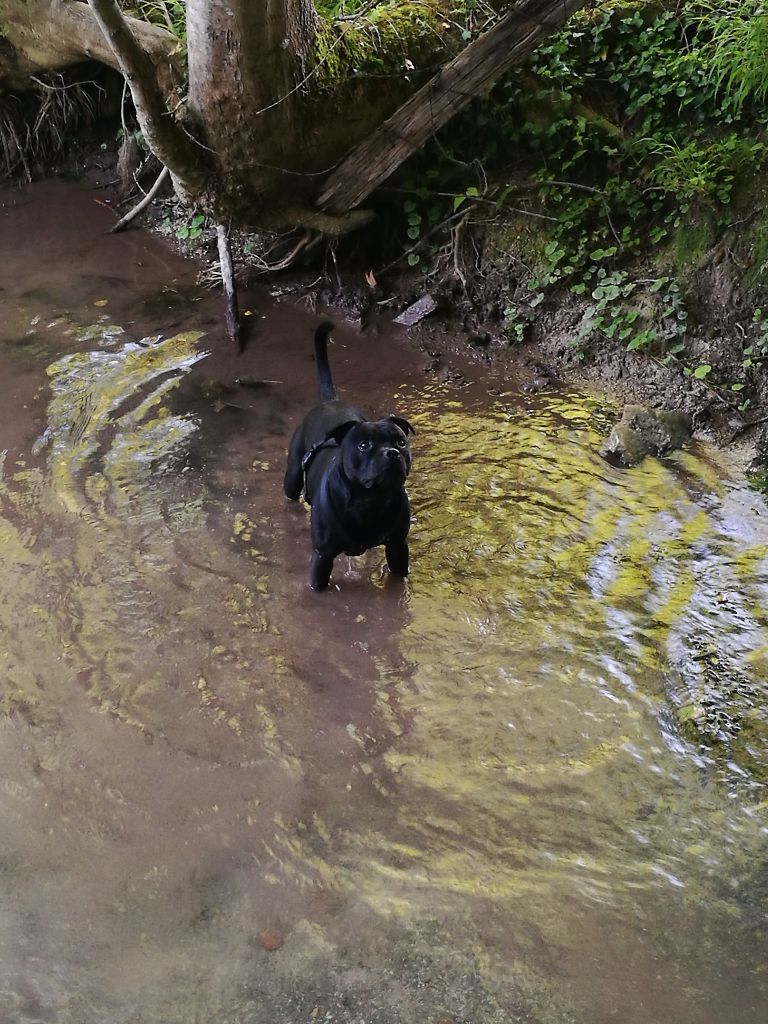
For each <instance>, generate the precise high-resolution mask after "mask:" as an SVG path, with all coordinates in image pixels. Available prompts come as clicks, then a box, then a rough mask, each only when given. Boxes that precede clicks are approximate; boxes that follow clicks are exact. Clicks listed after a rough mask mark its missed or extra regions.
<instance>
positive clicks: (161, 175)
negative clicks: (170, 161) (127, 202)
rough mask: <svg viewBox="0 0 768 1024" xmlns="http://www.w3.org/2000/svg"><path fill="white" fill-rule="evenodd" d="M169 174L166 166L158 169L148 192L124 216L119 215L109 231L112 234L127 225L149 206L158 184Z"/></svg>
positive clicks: (158, 186) (158, 189) (157, 190)
mask: <svg viewBox="0 0 768 1024" xmlns="http://www.w3.org/2000/svg"><path fill="white" fill-rule="evenodd" d="M169 175H170V171H169V170H168V168H167V167H164V168H163V169H162V171H160V173H159V174H158V176H157V180H156V181H155V183H154V185H153V186H152V188H151V189H150V190H149V192H147V194H146V195H145V196H144V198H143V199H142V200H141V202H139V203H137V204H136V205H135V206H134V208H133V209H132V210H129V212H128V213H126V215H125V216H124V217H121V218H120V220H119V221H118V222H117V224H115V225H113V227H111V228H110V229H109V230H110V233H112V234H114V233H115V232H117V231H122V230H123V229H124V228H126V227H128V225H129V224H130V223H131V221H132V220H133V219H134V218H135V217H138V215H139V214H140V213H141V212H142V210H145V209H146V208H147V207H148V206H149V204H150V203H151V202H152V200H153V199H154V198H155V196H156V195H157V193H158V192H159V191H160V186H161V185H162V184H163V182H164V181H165V180H166V179H167V178H168V176H169Z"/></svg>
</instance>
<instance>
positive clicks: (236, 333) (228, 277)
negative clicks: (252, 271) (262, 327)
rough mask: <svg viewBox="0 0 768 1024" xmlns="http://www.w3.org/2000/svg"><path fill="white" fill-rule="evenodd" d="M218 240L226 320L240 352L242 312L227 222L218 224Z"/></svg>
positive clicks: (241, 347) (228, 330) (230, 335)
mask: <svg viewBox="0 0 768 1024" xmlns="http://www.w3.org/2000/svg"><path fill="white" fill-rule="evenodd" d="M216 241H217V242H218V244H219V264H220V266H221V283H222V284H223V285H224V295H225V297H226V302H227V304H226V306H225V308H224V322H225V323H226V326H227V335H228V336H229V338H230V340H231V341H233V342H234V344H235V345H236V346H237V350H238V352H242V351H243V339H242V334H241V331H240V312H239V310H238V308H237V286H236V285H235V270H234V266H233V264H232V247H231V245H230V244H229V228H228V227H227V226H226V225H225V224H217V225H216Z"/></svg>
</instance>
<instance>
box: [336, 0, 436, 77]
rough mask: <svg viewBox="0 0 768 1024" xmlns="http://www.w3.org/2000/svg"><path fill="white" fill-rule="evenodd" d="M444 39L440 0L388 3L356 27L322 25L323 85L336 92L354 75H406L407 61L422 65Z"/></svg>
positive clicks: (349, 24)
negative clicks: (394, 72)
mask: <svg viewBox="0 0 768 1024" xmlns="http://www.w3.org/2000/svg"><path fill="white" fill-rule="evenodd" d="M444 35H445V28H444V11H442V10H441V5H440V4H439V3H438V0H407V2H406V3H401V2H399V0H388V2H387V3H382V4H379V5H378V6H377V7H374V8H373V10H371V11H369V12H368V13H367V15H365V17H361V18H360V19H359V20H356V21H351V22H341V23H339V22H332V21H323V23H322V24H321V27H320V30H319V32H318V34H317V44H316V46H317V60H318V65H320V67H319V71H318V80H319V82H320V84H321V85H323V86H325V87H326V88H331V89H336V88H338V87H339V86H343V85H344V84H345V83H346V81H347V79H348V77H349V75H350V73H355V72H357V73H360V72H367V73H369V74H371V73H376V72H378V73H386V72H391V71H403V70H404V69H405V66H406V64H405V62H406V61H410V62H411V63H413V64H417V63H418V60H419V57H420V56H421V54H422V52H423V53H424V54H426V53H427V52H432V51H434V47H435V39H436V38H439V37H441V36H444Z"/></svg>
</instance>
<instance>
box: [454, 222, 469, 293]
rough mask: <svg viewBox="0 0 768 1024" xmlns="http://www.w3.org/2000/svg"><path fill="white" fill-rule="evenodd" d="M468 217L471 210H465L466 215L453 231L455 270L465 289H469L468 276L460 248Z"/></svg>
mask: <svg viewBox="0 0 768 1024" xmlns="http://www.w3.org/2000/svg"><path fill="white" fill-rule="evenodd" d="M468 217H469V210H465V211H464V216H463V217H462V218H461V220H460V221H459V222H458V223H457V224H455V225H454V227H453V229H452V232H451V233H452V235H453V272H454V274H455V275H456V277H458V279H459V280H460V281H461V287H462V288H463V289H464V291H466V290H467V277H466V274H465V273H464V271H463V270H462V268H461V253H460V251H459V250H460V247H461V233H462V231H463V229H464V227H465V226H466V223H467V219H468Z"/></svg>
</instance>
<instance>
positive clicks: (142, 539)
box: [0, 182, 768, 1024]
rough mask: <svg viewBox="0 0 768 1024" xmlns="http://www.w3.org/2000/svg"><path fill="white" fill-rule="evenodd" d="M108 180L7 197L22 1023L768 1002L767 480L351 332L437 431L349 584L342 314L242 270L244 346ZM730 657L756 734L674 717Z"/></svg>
mask: <svg viewBox="0 0 768 1024" xmlns="http://www.w3.org/2000/svg"><path fill="white" fill-rule="evenodd" d="M99 199H100V195H99V193H98V192H95V191H94V190H92V189H89V188H87V187H83V186H74V185H64V184H62V183H53V182H49V183H44V184H41V185H35V186H33V187H31V188H27V189H23V190H21V191H11V190H6V191H4V192H2V193H1V194H0V204H1V205H0V271H1V272H2V273H1V275H0V281H2V290H1V291H0V307H1V308H2V317H0V380H1V381H2V387H3V401H2V403H0V453H3V454H2V461H1V469H0V779H1V780H2V782H1V784H0V1020H2V1021H3V1022H5V1021H6V1020H7V1021H8V1022H9V1024H49V1022H50V1024H53V1022H56V1024H96V1022H101V1021H104V1020H109V1021H110V1022H111V1024H123V1022H125V1024H176V1022H178V1024H181V1022H184V1024H189V1022H198V1021H199V1022H200V1024H203V1022H205V1024H275V1022H285V1024H299V1022H303V1021H307V1022H312V1021H326V1022H333V1024H359V1022H360V1021H365V1022H366V1024H416V1022H419V1024H421V1022H424V1024H438V1022H443V1024H447V1022H448V1021H452V1022H454V1024H513V1022H520V1024H565V1022H574V1024H576V1022H578V1024H582V1022H583V1024H609V1022H611V1021H615V1020H621V1021H622V1022H624V1024H656V1022H658V1021H659V1020H670V1021H672V1020H674V1021H675V1022H676V1024H721V1022H722V1021H726V1020H734V1021H735V1020H738V1021H739V1022H740V1024H758V1022H762V1020H763V1018H764V1010H765V1005H766V997H768V987H767V986H768V980H767V979H766V977H765V971H764V968H765V964H764V939H765V895H766V894H765V885H764V877H765V868H766V853H765V851H766V847H765V836H766V834H767V831H768V817H767V816H766V814H767V812H766V798H765V784H764V781H762V780H763V779H764V777H765V772H766V769H768V744H767V743H766V736H767V735H768V733H766V731H765V730H766V715H765V707H766V701H765V700H764V696H765V689H766V678H767V677H768V615H767V613H766V609H768V527H767V526H766V525H765V523H766V515H768V513H767V512H766V508H765V506H764V504H763V503H762V499H760V498H759V497H757V496H755V495H754V494H752V492H750V491H749V490H748V489H747V488H746V487H745V485H744V481H743V478H742V477H741V475H740V474H739V472H738V471H737V470H734V469H733V467H732V466H731V465H729V464H728V463H727V461H726V460H724V459H722V458H721V456H720V455H719V453H718V452H717V451H716V450H715V449H712V448H709V447H708V446H706V445H704V444H701V443H693V444H691V445H690V446H687V447H686V449H685V450H684V451H682V452H679V453H677V454H676V455H675V456H673V457H671V458H670V459H668V460H664V461H661V460H657V459H648V460H646V463H644V464H643V466H641V467H639V468H638V469H637V470H636V471H633V472H631V473H627V472H622V471H620V470H617V469H614V468H612V467H609V466H606V465H605V464H604V463H603V462H602V461H601V460H600V459H599V457H598V456H597V454H596V452H597V448H598V445H599V441H600V440H601V439H602V437H604V435H605V433H606V432H607V417H606V415H605V413H604V411H603V409H602V408H601V407H600V405H599V404H597V403H595V402H594V400H593V399H592V398H591V397H590V396H589V395H588V394H585V393H581V392H578V391H574V390H569V389H558V388H556V387H554V386H553V385H552V384H551V383H550V384H548V387H547V389H546V390H545V391H543V392H539V393H534V391H533V390H531V389H530V388H529V387H528V385H529V378H530V368H529V369H528V370H524V371H523V372H521V375H520V377H519V378H518V377H515V376H514V375H513V374H511V373H510V372H509V371H508V368H506V367H504V368H500V367H498V366H497V367H494V366H490V367H486V366H484V365H481V364H480V363H479V362H476V361H472V360H467V359H465V358H464V357H463V356H462V355H461V353H460V351H459V350H458V349H457V351H456V354H454V355H451V357H450V359H449V360H448V361H447V363H446V360H445V359H444V358H443V357H441V358H440V359H438V358H437V357H436V356H432V355H430V354H429V352H427V351H424V350H422V349H420V348H418V347H417V346H414V345H413V344H412V343H411V342H410V341H409V339H408V338H407V337H406V336H405V334H404V332H401V331H398V330H396V329H394V328H393V327H392V326H391V325H390V324H389V323H387V322H386V321H385V320H372V321H371V322H370V323H368V324H367V326H366V327H365V328H364V329H362V330H361V329H358V328H357V327H355V326H353V325H351V324H348V323H344V322H340V323H339V327H338V330H337V331H336V332H335V341H336V343H335V345H334V346H333V348H332V351H331V359H332V365H333V370H334V375H335V377H336V382H337V385H338V386H339V389H340V391H341V392H342V394H344V395H345V396H346V397H349V398H350V399H352V400H354V401H355V402H356V403H358V404H360V405H361V406H362V407H363V408H366V409H369V410H371V412H376V413H379V414H384V413H387V412H391V411H398V412H400V413H402V414H403V415H406V416H407V417H408V418H409V419H410V420H411V421H412V422H414V424H415V426H416V428H417V435H416V437H415V439H414V453H415V458H414V472H413V475H412V478H411V480H410V483H409V491H410V493H411V498H412V503H413V507H414V524H413V538H412V558H413V571H412V575H411V577H410V578H409V580H408V581H407V582H405V583H399V582H395V581H391V580H389V579H388V577H387V575H386V571H385V569H384V568H383V566H382V557H381V552H372V553H370V554H369V555H367V556H365V557H364V558H362V559H355V560H349V561H348V560H346V559H340V560H339V562H338V563H337V569H336V571H335V573H334V577H333V581H332V586H331V588H330V589H329V591H328V592H327V593H324V594H322V595H318V594H314V593H312V592H311V591H310V590H309V588H308V586H307V568H308V560H309V538H308V522H307V514H306V510H305V509H304V508H303V506H301V505H291V504H290V503H288V502H286V501H285V499H284V498H283V497H282V493H281V480H282V472H283V468H284V456H285V450H286V445H287V441H288V438H289V436H290V432H291V429H292V426H293V424H294V423H295V422H296V420H297V419H298V418H299V416H300V415H301V413H302V411H303V410H304V409H305V408H306V407H307V405H308V404H310V403H312V402H313V401H314V400H315V394H316V383H315V380H314V368H313V362H312V357H311V336H312V331H313V329H314V326H315V324H316V323H317V319H318V313H317V312H316V311H314V310H312V311H310V310H307V309H306V308H305V307H304V306H303V305H302V302H301V299H300V298H299V297H298V296H295V295H294V296H292V295H290V294H289V295H286V297H285V298H284V299H282V300H281V301H276V300H275V298H274V297H271V296H270V295H269V293H268V291H267V290H252V291H249V292H246V293H245V294H244V295H243V296H242V306H243V309H244V310H246V311H247V313H248V315H247V316H246V322H247V323H248V334H249V337H248V347H247V349H246V351H245V353H244V354H242V355H237V354H236V353H235V352H233V351H232V350H231V349H230V348H229V346H228V344H227V342H226V340H225V337H224V332H223V328H222V325H221V303H220V299H219V297H218V296H217V295H216V293H214V292H210V291H206V290H204V289H201V288H199V287H198V285H197V283H196V278H197V270H196V267H194V266H193V265H191V264H190V263H189V262H188V261H185V260H183V259H182V258H181V257H180V256H178V255H177V254H174V253H172V252H170V251H169V250H168V249H167V248H166V247H165V246H164V245H163V244H162V243H161V242H159V241H158V240H157V239H156V238H154V237H152V236H151V235H148V234H146V233H145V232H143V231H141V230H135V231H130V232H128V233H126V234H124V235H118V236H110V235H108V234H106V231H107V229H108V228H109V227H110V226H111V224H112V223H113V220H114V215H113V213H112V212H111V211H110V210H108V209H107V208H105V207H104V206H103V205H102V203H101V202H99V201H98V200H99ZM238 382H239V383H238ZM715 639H716V641H717V657H718V659H719V660H720V661H721V663H723V664H727V665H729V666H733V667H734V669H737V670H738V673H739V677H740V678H742V677H743V678H744V679H745V680H746V684H745V685H747V686H748V687H749V688H751V689H750V690H749V692H750V693H751V694H752V698H751V699H752V705H751V710H750V716H749V730H747V729H746V728H745V729H742V730H741V731H740V733H739V735H738V737H736V739H738V741H739V742H738V743H736V739H734V738H733V737H729V736H727V737H726V738H725V739H724V740H723V742H722V748H715V747H712V748H710V747H707V746H706V745H702V744H698V743H696V742H691V741H690V740H689V739H687V738H686V736H685V735H684V734H683V731H682V729H681V728H680V726H679V723H678V720H677V712H678V711H679V710H680V708H681V707H687V706H688V704H687V702H690V700H691V693H692V692H693V691H694V689H695V685H696V683H697V680H699V679H700V677H701V665H700V660H698V657H697V656H698V652H699V651H701V650H704V651H709V645H711V644H712V643H713V641H714V640H715ZM707 656H708V657H709V654H708V655H707ZM710 660H711V658H710ZM745 720H746V719H745ZM731 741H733V742H731ZM729 744H730V745H729ZM724 921H727V922H728V926H727V928H726V927H724V925H723V922H724Z"/></svg>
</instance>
